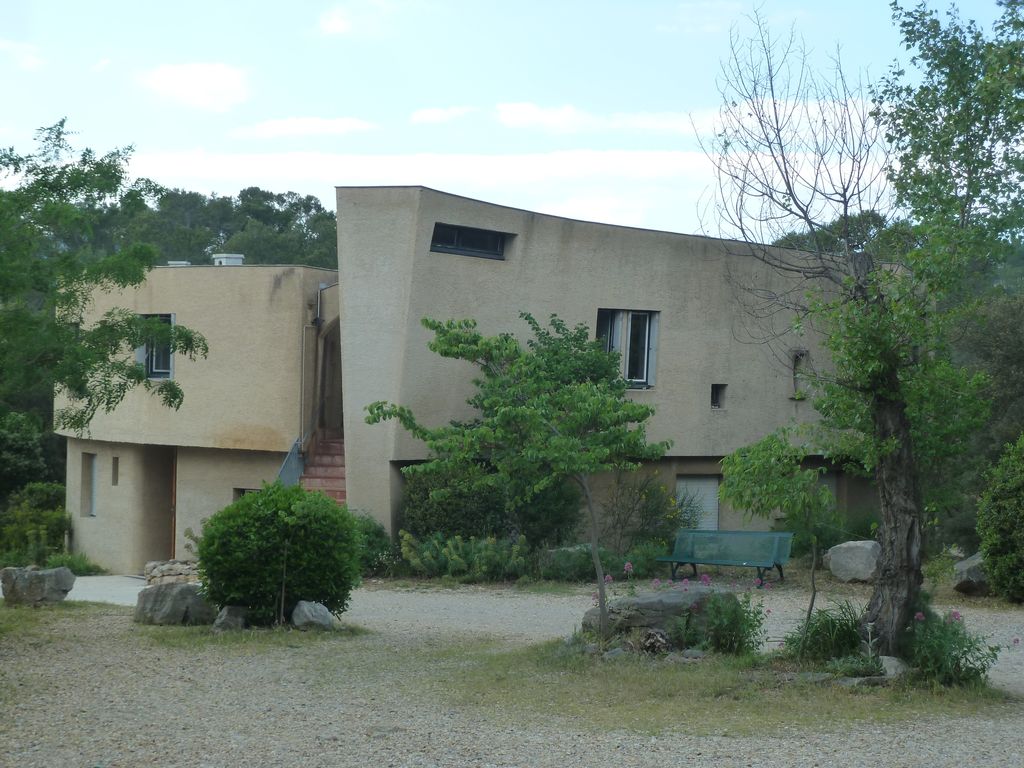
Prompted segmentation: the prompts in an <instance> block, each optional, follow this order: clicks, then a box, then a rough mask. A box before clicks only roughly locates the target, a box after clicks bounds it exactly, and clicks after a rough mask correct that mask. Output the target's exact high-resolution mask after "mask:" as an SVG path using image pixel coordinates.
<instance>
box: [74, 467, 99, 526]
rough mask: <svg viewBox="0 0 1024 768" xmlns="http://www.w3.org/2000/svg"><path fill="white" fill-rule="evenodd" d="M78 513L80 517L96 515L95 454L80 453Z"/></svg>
mask: <svg viewBox="0 0 1024 768" xmlns="http://www.w3.org/2000/svg"><path fill="white" fill-rule="evenodd" d="M79 486H80V492H81V497H80V503H79V507H78V514H79V515H81V516H82V517H96V454H95V453H83V454H82V481H81V483H79Z"/></svg>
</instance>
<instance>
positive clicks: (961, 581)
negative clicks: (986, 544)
mask: <svg viewBox="0 0 1024 768" xmlns="http://www.w3.org/2000/svg"><path fill="white" fill-rule="evenodd" d="M953 589H955V590H956V591H957V592H960V593H962V594H965V595H987V594H988V576H986V575H985V564H984V563H983V562H982V560H981V552H978V553H976V554H973V555H971V556H970V557H968V558H967V559H966V560H961V561H960V562H958V563H954V564H953Z"/></svg>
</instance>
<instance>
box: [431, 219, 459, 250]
mask: <svg viewBox="0 0 1024 768" xmlns="http://www.w3.org/2000/svg"><path fill="white" fill-rule="evenodd" d="M458 232H459V230H458V228H457V227H453V226H451V225H450V224H435V225H434V238H433V240H431V241H430V245H431V247H435V246H442V247H445V248H455V247H457V246H458V244H459V241H458Z"/></svg>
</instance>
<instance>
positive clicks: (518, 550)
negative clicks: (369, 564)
mask: <svg viewBox="0 0 1024 768" xmlns="http://www.w3.org/2000/svg"><path fill="white" fill-rule="evenodd" d="M399 538H400V540H401V544H402V557H404V558H405V560H406V561H407V562H408V563H409V565H410V566H412V569H413V571H414V572H416V573H417V574H419V575H421V576H426V577H427V578H439V577H449V578H452V579H455V580H457V581H461V582H467V583H471V582H481V581H484V582H486V581H512V580H515V579H518V578H519V577H520V576H525V575H527V572H528V570H529V560H528V555H529V547H528V546H527V544H526V539H525V538H524V537H523V536H520V537H519V538H517V539H498V538H496V537H494V536H489V537H486V538H476V537H470V538H468V539H464V538H462V537H461V536H453V537H451V538H445V537H444V536H442V535H441V534H439V533H435V534H433V535H431V536H427V537H426V538H423V539H417V538H416V537H415V536H413V535H412V534H411V533H409V532H407V531H401V532H400V533H399Z"/></svg>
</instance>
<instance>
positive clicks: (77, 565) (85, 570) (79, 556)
mask: <svg viewBox="0 0 1024 768" xmlns="http://www.w3.org/2000/svg"><path fill="white" fill-rule="evenodd" d="M45 567H46V568H61V567H63V568H67V569H68V570H70V571H71V572H72V573H73V574H75V576H101V575H103V574H104V573H106V572H107V569H106V568H104V567H103V566H102V565H99V564H98V563H94V562H93V561H92V560H90V559H89V557H88V555H86V554H85V553H84V552H62V553H59V554H56V555H50V556H49V557H48V558H46V565H45Z"/></svg>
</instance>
